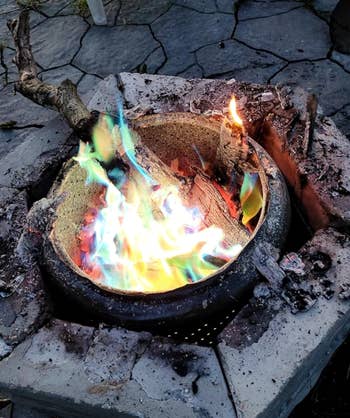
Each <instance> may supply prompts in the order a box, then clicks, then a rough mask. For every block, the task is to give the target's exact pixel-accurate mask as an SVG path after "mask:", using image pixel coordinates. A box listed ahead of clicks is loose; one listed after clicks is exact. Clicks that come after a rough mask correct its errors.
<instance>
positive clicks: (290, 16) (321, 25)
mask: <svg viewBox="0 0 350 418" xmlns="http://www.w3.org/2000/svg"><path fill="white" fill-rule="evenodd" d="M235 36H236V38H237V39H239V40H241V41H243V42H245V43H247V44H248V45H250V46H252V47H254V48H257V49H263V50H266V51H271V52H274V53H275V54H277V55H279V56H281V57H283V58H285V59H286V60H290V61H291V60H301V59H319V58H325V57H326V55H327V53H328V51H329V48H330V46H331V43H330V39H329V34H328V26H327V24H326V23H325V22H323V21H322V20H321V19H319V18H318V17H316V16H315V15H314V14H313V13H312V12H311V11H309V10H306V9H296V10H292V11H290V12H289V13H285V14H280V15H276V16H270V17H265V18H261V19H254V20H249V21H245V22H240V24H239V25H238V27H237V30H236V33H235ZM276 39H277V40H278V42H276Z"/></svg>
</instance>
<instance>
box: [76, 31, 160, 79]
mask: <svg viewBox="0 0 350 418" xmlns="http://www.w3.org/2000/svg"><path fill="white" fill-rule="evenodd" d="M126 45H128V48H126V47H125V46H126ZM158 46H159V43H158V42H157V41H156V40H155V39H154V38H153V37H152V34H151V31H150V30H149V28H148V26H142V25H140V26H138V25H128V26H114V27H112V28H105V27H97V26H94V27H92V28H91V29H90V30H89V31H88V33H87V34H86V36H85V37H84V39H83V45H82V48H81V49H80V51H79V53H78V55H77V56H76V57H75V59H74V64H76V65H77V66H78V67H79V68H81V69H82V70H84V71H86V72H88V73H92V74H99V75H101V76H107V75H109V74H116V73H118V72H120V71H125V70H127V69H134V68H135V67H137V65H139V64H141V63H142V62H143V61H144V60H145V59H146V58H147V56H148V55H149V54H150V53H151V52H152V51H154V50H155V49H156V48H157V47H158ZM92 50H93V51H94V54H91V51H92ZM102 62H103V65H101V63H102Z"/></svg>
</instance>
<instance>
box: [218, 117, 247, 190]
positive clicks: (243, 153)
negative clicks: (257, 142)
mask: <svg viewBox="0 0 350 418" xmlns="http://www.w3.org/2000/svg"><path fill="white" fill-rule="evenodd" d="M248 152H249V144H248V139H247V135H246V133H245V132H244V131H243V130H242V128H241V127H239V126H236V125H234V124H233V123H231V122H230V121H229V120H228V119H225V120H224V121H223V123H222V125H221V131H220V141H219V145H218V148H217V153H216V158H215V166H216V167H217V170H218V173H219V175H220V176H221V177H223V178H222V179H221V180H223V181H224V182H225V180H227V179H230V178H231V176H232V172H233V171H234V170H235V168H236V167H237V166H238V162H240V164H241V162H242V161H245V160H246V159H247V157H248Z"/></svg>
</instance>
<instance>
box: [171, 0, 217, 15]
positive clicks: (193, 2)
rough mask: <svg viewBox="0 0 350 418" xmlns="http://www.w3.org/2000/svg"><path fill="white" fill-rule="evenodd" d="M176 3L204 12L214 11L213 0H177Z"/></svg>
mask: <svg viewBox="0 0 350 418" xmlns="http://www.w3.org/2000/svg"><path fill="white" fill-rule="evenodd" d="M176 4H178V5H179V6H185V7H190V8H192V9H194V10H198V11H199V12H204V13H214V12H215V11H216V4H215V0H177V1H176Z"/></svg>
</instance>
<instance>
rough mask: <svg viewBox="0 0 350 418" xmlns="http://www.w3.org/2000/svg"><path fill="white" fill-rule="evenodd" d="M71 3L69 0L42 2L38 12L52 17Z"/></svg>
mask: <svg viewBox="0 0 350 418" xmlns="http://www.w3.org/2000/svg"><path fill="white" fill-rule="evenodd" d="M69 3H71V1H70V0H50V1H46V2H44V3H43V4H42V5H41V7H40V11H41V12H42V13H44V14H45V15H46V16H49V17H53V16H55V15H57V14H58V13H59V12H60V11H61V10H63V9H64V8H65V7H67V6H68V5H69Z"/></svg>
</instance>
